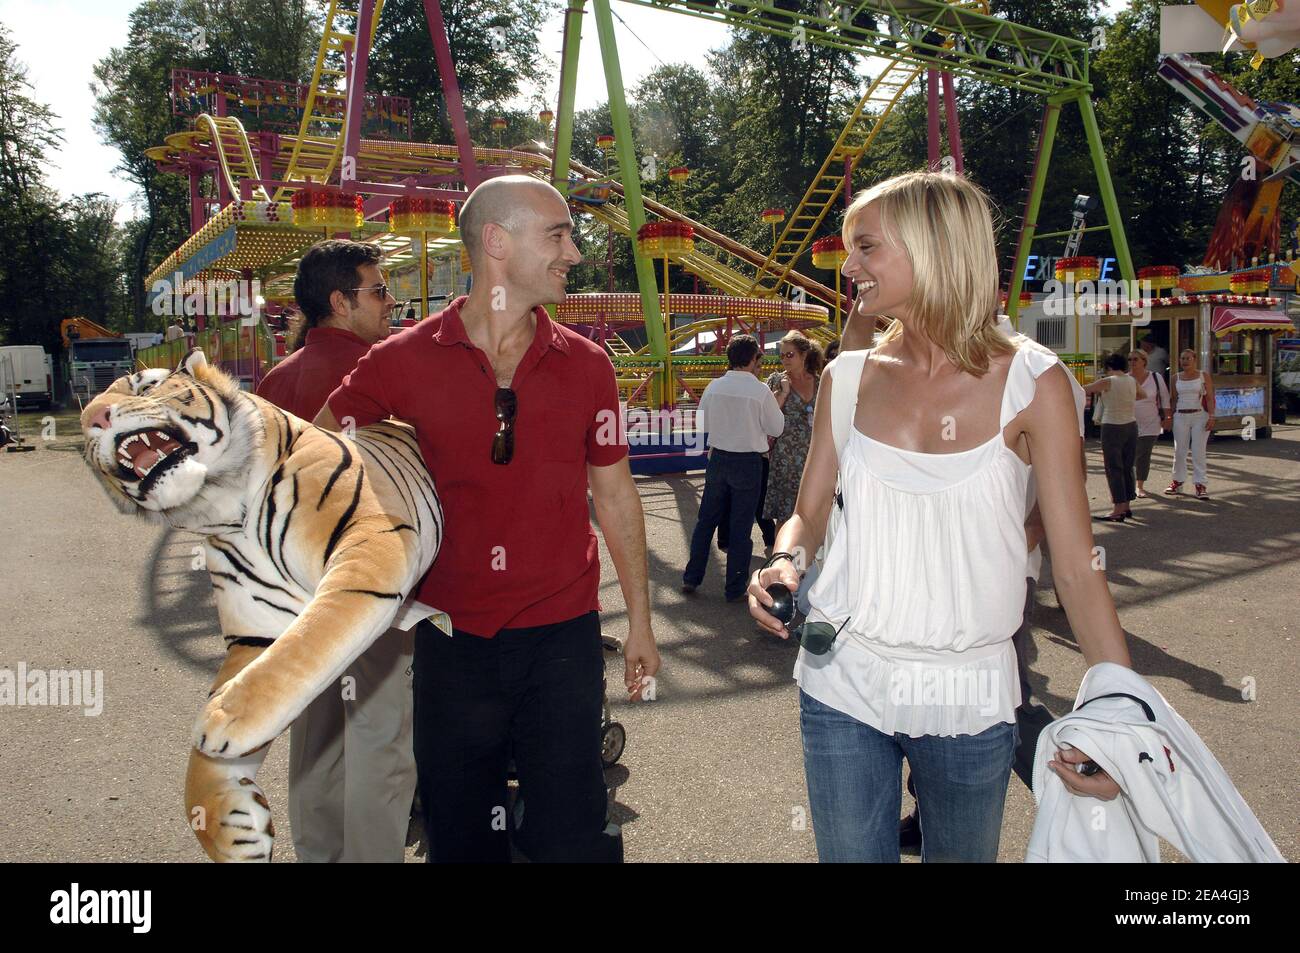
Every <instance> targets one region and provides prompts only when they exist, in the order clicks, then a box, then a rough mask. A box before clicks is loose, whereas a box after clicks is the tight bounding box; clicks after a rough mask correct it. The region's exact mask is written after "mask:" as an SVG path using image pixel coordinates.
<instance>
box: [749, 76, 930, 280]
mask: <svg viewBox="0 0 1300 953" xmlns="http://www.w3.org/2000/svg"><path fill="white" fill-rule="evenodd" d="M921 69H922V67H919V66H911V65H907V64H903V63H900V62H899V61H898V60H893V61H891V62H890V63H888V64H887V65H886V66H885V68H884V69H883V70H881V72H880V75H879V76H877V77H876V78H875V80H874V81H873V82H872V84H871V86H870V87H869V88H868V89H867V92H866V95H865V96H863V97H862V99H861V101H860V102H859V103H858V105H857V107H856V108H855V109H854V110H853V115H852V116H850V117H849V121H848V123H847V124H846V125H845V126H844V130H843V131H842V132H841V133H840V135H839V138H838V139H836V140H835V145H834V146H832V147H831V151H830V152H829V153H827V155H826V159H825V161H824V162H822V166H821V168H820V169H818V170H817V174H816V175H815V176H813V180H812V182H811V183H810V184H809V186H808V189H807V191H805V192H804V194H803V198H802V199H800V201H799V205H798V206H797V207H796V208H795V210H794V213H793V214H792V215H791V216H790V217H789V218H788V219H787V220H786V223H785V227H784V228H783V229H782V230H781V235H780V237H779V238H778V239H777V240H776V244H775V245H773V246H772V253H771V254H770V255H768V256H767V260H766V261H764V262H763V265H762V268H761V269H760V271H759V273H758V279H757V280H756V281H755V282H754V283H753V284H752V285H751V286H750V287H749V288H747V289H745V293H746V294H754V295H760V296H764V295H769V294H775V293H776V292H777V291H778V290H779V289H780V287H781V285H782V284H783V283H784V282H785V281H786V276H787V275H789V274H790V271H791V269H792V268H794V263H795V262H796V261H798V259H799V256H800V255H802V254H803V253H804V251H805V250H807V248H808V246H809V245H810V244H812V241H813V239H814V238H816V237H817V232H818V230H819V229H820V228H821V227H822V222H824V221H825V219H826V216H827V214H828V213H829V212H830V210H831V208H832V206H834V205H835V202H836V199H837V197H838V196H840V195H841V194H842V192H843V189H844V177H845V176H846V175H850V174H852V172H853V169H854V167H856V166H857V164H858V160H860V159H861V158H862V156H863V154H864V153H865V152H866V151H867V149H868V148H869V147H870V146H871V143H872V142H873V141H874V140H875V138H876V136H877V135H878V134H879V132H880V130H881V128H882V127H883V126H884V124H885V121H886V119H888V117H889V114H890V112H891V111H892V110H893V108H894V106H895V105H897V103H898V101H899V99H901V98H902V96H903V93H905V92H906V91H907V88H908V87H909V86H911V85H912V81H913V80H914V79H916V77H917V76H919V75H920V73H921Z"/></svg>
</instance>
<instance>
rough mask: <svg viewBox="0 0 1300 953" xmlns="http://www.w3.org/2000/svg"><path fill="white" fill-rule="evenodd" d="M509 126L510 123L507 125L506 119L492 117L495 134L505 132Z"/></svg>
mask: <svg viewBox="0 0 1300 953" xmlns="http://www.w3.org/2000/svg"><path fill="white" fill-rule="evenodd" d="M508 125H509V123H507V122H506V121H505V119H504V118H502V117H501V116H493V117H492V131H493V132H504V131H505V128H506V126H508Z"/></svg>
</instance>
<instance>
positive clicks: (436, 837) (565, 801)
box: [414, 612, 623, 863]
mask: <svg viewBox="0 0 1300 953" xmlns="http://www.w3.org/2000/svg"><path fill="white" fill-rule="evenodd" d="M414 667H415V678H414V692H415V715H414V718H415V726H414V728H415V730H414V746H415V763H416V770H417V773H418V775H419V785H420V803H421V804H422V805H423V807H424V819H425V827H426V830H427V831H428V834H429V841H430V846H429V860H430V861H433V862H437V863H484V862H487V863H508V862H509V861H510V832H509V829H508V828H509V826H510V825H509V824H508V818H507V813H508V811H507V807H506V779H507V773H508V771H509V765H510V761H511V759H512V758H513V760H514V763H515V770H516V772H517V774H518V776H519V792H520V795H521V797H522V798H523V802H524V812H523V820H522V824H521V825H520V827H519V829H518V830H517V831H516V836H515V845H516V846H517V847H518V848H519V849H520V851H521V852H523V853H524V854H525V855H526V856H527V857H528V859H529V860H531V861H534V862H570V863H572V862H606V863H619V862H621V861H622V859H623V842H622V838H621V836H620V835H618V834H617V833H613V834H607V833H606V824H607V821H606V814H607V800H608V798H607V795H606V790H605V776H604V769H603V767H602V765H601V761H600V719H601V707H602V704H603V701H604V675H605V660H604V657H603V656H602V654H601V643H600V618H599V616H598V615H597V614H596V613H595V612H589V613H587V614H586V615H582V616H579V617H577V618H576V619H570V620H568V621H565V622H558V623H555V624H553V625H542V626H535V627H531V628H523V629H502V630H501V631H500V632H498V633H497V635H496V637H495V638H492V639H484V638H480V637H478V636H475V635H470V634H469V633H466V632H461V631H459V630H456V631H455V632H454V634H453V635H452V636H451V638H448V637H447V636H446V635H444V634H443V633H442V632H440V631H438V630H437V629H436V628H434V626H433V625H431V624H429V623H427V622H421V623H420V625H419V629H418V631H417V632H416V638H415V665H414Z"/></svg>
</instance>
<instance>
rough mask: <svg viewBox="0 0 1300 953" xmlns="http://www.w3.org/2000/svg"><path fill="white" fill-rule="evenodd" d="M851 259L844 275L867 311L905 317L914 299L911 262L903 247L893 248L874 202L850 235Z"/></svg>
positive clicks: (845, 266)
mask: <svg viewBox="0 0 1300 953" xmlns="http://www.w3.org/2000/svg"><path fill="white" fill-rule="evenodd" d="M850 239H851V242H850V245H849V257H848V258H847V259H845V261H844V266H843V268H841V271H842V272H843V274H844V277H846V278H848V279H849V280H850V281H852V282H853V284H854V287H855V290H856V292H857V298H858V300H859V301H860V302H861V307H862V309H863V310H864V311H866V312H868V313H870V314H883V315H888V316H890V317H894V318H901V317H906V307H907V302H908V300H909V299H910V298H911V296H912V261H911V259H910V258H908V257H907V252H906V251H904V250H903V248H902V246H901V245H896V244H891V243H890V241H889V239H888V238H887V237H886V236H885V232H884V229H883V228H881V224H880V209H879V208H878V207H877V205H876V203H875V202H872V203H871V204H870V205H868V206H867V207H866V208H864V209H863V210H862V212H861V213H860V214H859V215H858V217H857V221H855V222H854V223H853V233H852V235H850Z"/></svg>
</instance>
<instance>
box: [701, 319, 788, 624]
mask: <svg viewBox="0 0 1300 953" xmlns="http://www.w3.org/2000/svg"><path fill="white" fill-rule="evenodd" d="M762 359H763V353H762V351H761V350H760V348H759V346H758V341H757V340H756V339H755V338H754V337H753V335H750V334H737V335H736V336H735V337H733V338H732V339H731V344H730V345H728V346H727V373H726V374H724V375H723V376H722V377H719V378H718V379H717V380H715V381H712V382H710V383H709V386H708V387H706V388H704V394H703V396H701V397H700V409H699V411H698V412H697V414H696V427H697V428H698V429H699V430H700V431H701V432H702V433H707V434H708V435H709V448H710V450H709V462H708V465H707V467H706V469H705V471H704V496H703V498H702V499H701V500H700V513H699V516H698V517H697V519H696V521H695V531H694V532H693V533H692V534H691V556H690V560H689V561H688V562H687V563H686V570H685V572H684V573H682V592H685V593H687V594H689V593H692V592H694V591H695V590H696V589H698V588H699V586H700V583H702V582H703V581H704V570H705V569H706V568H707V567H708V563H709V542H710V541H711V540H712V539H713V532H714V530H716V529H717V527H718V523H719V522H721V520H722V518H723V514H724V513H726V514H729V515H728V517H727V518H728V519H729V520H730V524H731V525H730V531H729V533H730V535H729V539H728V540H727V543H728V546H727V575H726V585H725V593H726V597H727V601H728V602H738V601H740V600H742V599H744V598H745V586H746V584H747V581H748V579H749V560H750V557H751V556H752V555H753V553H754V540H753V537H752V535H751V534H752V532H753V528H754V510H755V509H756V508H757V506H758V493H759V489H760V483H761V481H762V477H763V463H762V457H763V454H764V453H766V452H767V438H768V437H779V436H780V435H781V431H782V430H783V429H784V427H785V418H784V416H783V415H782V413H781V408H780V407H779V406H777V403H776V397H774V396H773V394H772V391H771V390H769V389H768V388H766V387H764V386H763V383H762V381H760V380H759V379H758V367H759V364H760V363H761V362H762Z"/></svg>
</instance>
